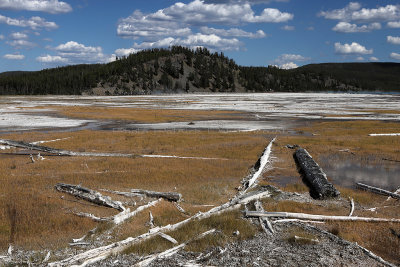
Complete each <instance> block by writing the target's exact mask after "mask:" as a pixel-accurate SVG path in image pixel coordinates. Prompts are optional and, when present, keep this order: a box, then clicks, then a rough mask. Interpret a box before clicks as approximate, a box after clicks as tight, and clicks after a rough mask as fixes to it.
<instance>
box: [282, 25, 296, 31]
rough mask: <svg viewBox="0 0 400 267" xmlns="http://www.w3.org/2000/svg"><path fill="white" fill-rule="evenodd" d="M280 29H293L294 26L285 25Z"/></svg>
mask: <svg viewBox="0 0 400 267" xmlns="http://www.w3.org/2000/svg"><path fill="white" fill-rule="evenodd" d="M281 29H282V30H285V31H294V29H295V28H294V26H289V25H285V26H283V27H282V28H281Z"/></svg>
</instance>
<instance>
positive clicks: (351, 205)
mask: <svg viewBox="0 0 400 267" xmlns="http://www.w3.org/2000/svg"><path fill="white" fill-rule="evenodd" d="M353 212H354V200H353V199H352V198H350V214H349V217H350V216H352V215H353Z"/></svg>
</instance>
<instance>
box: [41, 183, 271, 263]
mask: <svg viewBox="0 0 400 267" xmlns="http://www.w3.org/2000/svg"><path fill="white" fill-rule="evenodd" d="M270 196H271V192H270V191H257V192H250V193H247V194H245V195H241V196H239V197H236V198H234V199H232V200H231V201H229V202H227V203H225V204H223V205H221V206H218V207H214V208H212V209H211V210H209V211H208V212H205V213H202V212H199V213H197V214H195V215H193V216H192V217H190V218H187V219H185V220H183V221H180V222H178V223H175V224H173V225H166V226H163V227H155V228H153V229H150V231H149V232H148V233H145V234H142V235H140V236H137V237H128V238H127V239H125V240H122V241H118V242H115V243H112V244H110V245H106V246H102V247H99V248H94V249H91V250H88V251H85V252H82V253H80V254H77V255H74V256H71V257H68V258H66V259H64V260H61V261H58V262H53V263H50V264H49V266H70V265H76V264H81V265H84V266H85V265H88V264H92V263H95V262H98V261H101V260H103V259H105V258H107V257H108V256H109V255H112V254H116V253H119V252H121V251H123V250H124V249H126V248H127V247H128V246H131V245H134V244H138V243H140V242H142V241H144V240H147V239H149V238H151V237H153V236H155V235H158V234H159V233H165V232H169V231H174V230H176V229H178V228H180V227H182V226H183V225H186V224H187V223H189V222H191V221H194V220H202V219H206V218H209V217H211V216H213V215H218V214H221V213H224V212H228V211H231V210H235V209H238V208H240V206H241V205H245V204H247V203H249V202H251V201H254V200H257V199H261V198H265V197H270Z"/></svg>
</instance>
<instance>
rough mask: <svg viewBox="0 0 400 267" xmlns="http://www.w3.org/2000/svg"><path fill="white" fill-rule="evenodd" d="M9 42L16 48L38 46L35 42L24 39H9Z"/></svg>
mask: <svg viewBox="0 0 400 267" xmlns="http://www.w3.org/2000/svg"><path fill="white" fill-rule="evenodd" d="M7 44H8V45H11V46H13V47H15V48H32V47H35V46H36V44H35V43H32V42H29V41H27V40H23V39H20V40H13V41H9V42H7Z"/></svg>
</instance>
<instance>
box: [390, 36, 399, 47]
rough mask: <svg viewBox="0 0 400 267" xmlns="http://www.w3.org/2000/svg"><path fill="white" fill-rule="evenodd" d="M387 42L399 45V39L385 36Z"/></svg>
mask: <svg viewBox="0 0 400 267" xmlns="http://www.w3.org/2000/svg"><path fill="white" fill-rule="evenodd" d="M387 42H388V43H390V44H394V45H400V37H395V36H387Z"/></svg>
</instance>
